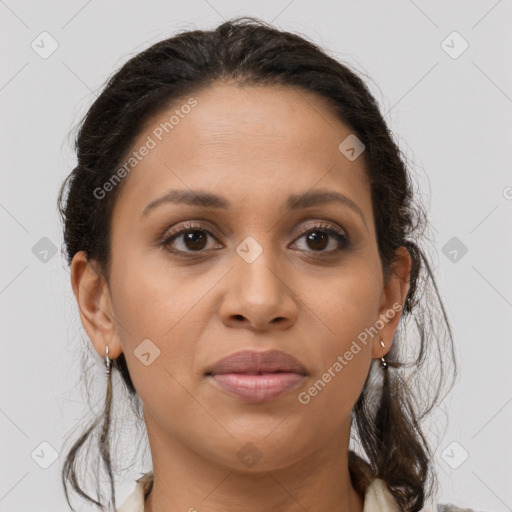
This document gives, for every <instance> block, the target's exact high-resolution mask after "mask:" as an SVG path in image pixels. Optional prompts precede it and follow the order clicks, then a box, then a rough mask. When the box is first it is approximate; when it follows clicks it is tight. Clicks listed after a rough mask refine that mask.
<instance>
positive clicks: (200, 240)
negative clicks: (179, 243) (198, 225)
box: [184, 231, 206, 249]
mask: <svg viewBox="0 0 512 512" xmlns="http://www.w3.org/2000/svg"><path fill="white" fill-rule="evenodd" d="M184 236H185V245H186V246H187V248H188V249H202V248H203V247H204V245H205V241H206V237H205V236H204V233H202V232H201V231H190V232H189V233H186V234H185V235H184Z"/></svg>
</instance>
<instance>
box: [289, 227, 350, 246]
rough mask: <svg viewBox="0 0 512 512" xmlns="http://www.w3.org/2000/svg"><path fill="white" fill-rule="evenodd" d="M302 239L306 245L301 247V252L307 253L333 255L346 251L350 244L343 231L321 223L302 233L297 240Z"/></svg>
mask: <svg viewBox="0 0 512 512" xmlns="http://www.w3.org/2000/svg"><path fill="white" fill-rule="evenodd" d="M300 239H304V244H302V247H299V250H301V251H306V252H325V253H333V252H337V251H342V250H343V249H346V248H347V247H348V244H349V240H348V236H347V235H346V234H345V233H344V232H343V231H341V230H340V229H339V228H337V227H335V226H333V225H331V224H324V223H321V222H318V223H315V224H314V225H313V226H309V227H308V228H307V229H306V230H304V231H302V234H301V236H300V237H299V238H298V239H297V240H300ZM295 244H297V242H295ZM326 249H327V250H326Z"/></svg>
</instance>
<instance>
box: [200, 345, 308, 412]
mask: <svg viewBox="0 0 512 512" xmlns="http://www.w3.org/2000/svg"><path fill="white" fill-rule="evenodd" d="M205 375H206V376H207V377H208V379H209V380H210V382H212V384H214V386H216V388H217V389H220V390H221V391H223V392H225V393H227V394H229V395H231V396H234V397H236V398H238V399H240V400H242V401H244V402H252V403H259V402H266V401H269V400H274V399H276V398H278V397H280V396H283V395H285V394H287V393H289V392H290V391H291V390H293V389H296V388H297V387H298V386H300V385H301V384H302V382H303V381H304V379H305V378H306V376H307V375H308V372H307V370H306V368H305V367H304V365H303V364H302V363H300V362H299V361H298V360H297V359H295V358H294V357H293V356H291V355H289V354H286V353H284V352H281V351H280V350H268V351H266V352H255V351H251V350H244V351H241V352H237V353H235V354H232V355H230V356H228V357H225V358H223V359H221V360H220V361H218V362H217V363H215V364H214V365H213V366H211V367H210V368H209V369H208V370H207V371H206V372H205Z"/></svg>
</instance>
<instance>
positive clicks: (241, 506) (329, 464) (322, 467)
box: [144, 422, 364, 512]
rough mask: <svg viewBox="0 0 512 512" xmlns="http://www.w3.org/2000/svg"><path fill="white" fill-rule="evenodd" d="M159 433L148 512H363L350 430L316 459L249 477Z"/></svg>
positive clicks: (153, 439)
mask: <svg viewBox="0 0 512 512" xmlns="http://www.w3.org/2000/svg"><path fill="white" fill-rule="evenodd" d="M147 424H148V422H147ZM151 426H152V427H153V428H150V427H151ZM154 427H155V425H150V424H148V436H149V441H150V445H151V452H152V457H153V473H154V480H153V486H152V489H151V492H150V493H149V495H148V496H147V498H146V501H145V507H144V512H164V511H165V512H169V511H174V510H185V511H190V512H203V511H208V512H221V511H222V512H224V511H225V510H244V511H247V512H256V511H258V512H260V511H262V510H265V511H267V510H272V511H276V512H295V511H297V512H299V511H300V512H303V511H304V510H310V511H316V510H330V511H334V512H342V511H343V512H363V507H364V504H363V498H362V497H361V496H360V495H359V494H358V492H357V491H356V489H355V488H354V486H353V485H352V481H351V477H350V471H349V465H348V439H349V433H350V424H348V428H347V426H345V428H343V429H342V431H341V432H340V434H338V435H336V436H334V437H333V438H332V439H331V440H330V441H329V442H327V443H326V444H325V445H324V446H322V447H321V449H319V450H317V451H315V452H314V453H311V454H307V455H304V456H303V457H297V456H296V454H294V456H293V459H294V460H293V462H291V463H288V464H279V463H277V461H276V462H275V463H274V464H269V463H267V466H266V467H263V464H261V463H257V464H255V465H254V466H253V467H252V468H251V469H249V468H247V469H246V470H244V471H241V470H240V469H239V468H234V467H230V466H229V465H226V464H221V463H219V462H216V460H217V459H216V458H215V457H213V456H212V457H211V458H205V457H204V456H202V455H199V454H198V453H197V452H196V451H194V450H192V449H190V448H189V447H188V446H187V445H186V444H184V443H183V442H177V440H173V439H169V438H168V437H166V436H164V435H163V433H162V432H157V430H156V429H155V428H154ZM258 467H259V468H260V469H258Z"/></svg>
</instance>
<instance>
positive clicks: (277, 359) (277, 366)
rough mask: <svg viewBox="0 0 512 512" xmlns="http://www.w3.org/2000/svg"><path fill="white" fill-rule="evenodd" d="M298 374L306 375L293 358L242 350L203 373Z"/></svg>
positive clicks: (273, 352) (288, 355)
mask: <svg viewBox="0 0 512 512" xmlns="http://www.w3.org/2000/svg"><path fill="white" fill-rule="evenodd" d="M276 372H287V373H298V374H300V375H307V373H308V372H307V370H306V368H305V367H304V365H302V364H301V363H300V362H299V361H298V360H297V359H295V357H293V356H291V355H290V354H286V353H285V352H281V351H280V350H267V351H265V352H256V351H253V350H243V351H241V352H236V353H235V354H232V355H230V356H228V357H225V358H223V359H221V360H220V361H217V362H216V363H215V364H214V365H212V366H211V367H210V368H209V369H208V370H207V371H206V372H205V373H206V374H207V375H223V374H227V373H245V374H253V375H256V374H258V373H276Z"/></svg>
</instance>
